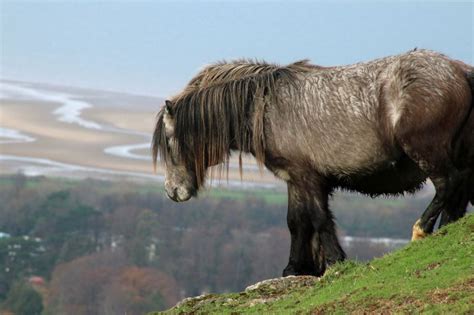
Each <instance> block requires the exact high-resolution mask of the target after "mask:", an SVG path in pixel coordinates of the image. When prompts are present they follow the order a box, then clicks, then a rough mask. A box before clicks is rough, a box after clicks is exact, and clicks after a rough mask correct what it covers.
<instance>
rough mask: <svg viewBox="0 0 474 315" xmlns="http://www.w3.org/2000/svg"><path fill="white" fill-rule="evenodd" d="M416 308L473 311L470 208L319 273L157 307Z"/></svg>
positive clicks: (222, 310) (276, 310) (247, 310)
mask: <svg viewBox="0 0 474 315" xmlns="http://www.w3.org/2000/svg"><path fill="white" fill-rule="evenodd" d="M419 312H426V313H433V314H472V313H473V312H474V215H469V216H468V217H466V218H464V219H462V220H461V221H460V222H458V223H455V224H452V225H450V226H447V227H446V228H443V229H441V230H440V231H438V232H437V233H436V234H435V235H433V236H431V237H428V238H427V239H425V240H421V241H417V242H414V243H411V244H409V245H408V246H406V247H405V248H403V249H401V250H398V251H396V252H394V253H392V254H389V255H386V256H384V257H382V258H379V259H374V260H373V261H371V262H369V263H365V264H361V263H355V262H353V261H347V262H345V263H341V264H338V265H336V266H334V267H332V268H331V269H329V270H328V271H327V272H326V274H325V275H324V276H323V277H321V278H320V279H317V278H312V277H291V278H280V279H276V280H272V281H266V282H263V283H261V284H260V285H257V286H256V287H250V288H248V289H247V290H246V291H244V292H240V293H233V294H224V295H212V294H211V295H205V296H201V297H199V298H195V299H189V300H186V301H184V303H181V304H180V305H179V306H178V307H175V308H173V309H171V310H169V311H167V312H164V314H183V313H213V314H238V313H242V314H269V313H272V314H287V313H288V314H289V313H292V314H295V313H303V314H306V313H312V314H334V313H335V314H347V313H357V314H367V313H419Z"/></svg>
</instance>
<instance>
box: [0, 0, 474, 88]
mask: <svg viewBox="0 0 474 315" xmlns="http://www.w3.org/2000/svg"><path fill="white" fill-rule="evenodd" d="M287 2H288V3H287ZM0 3H1V7H0V12H1V13H0V18H1V69H0V70H1V73H0V74H1V77H2V78H4V79H16V80H24V81H33V82H49V83H60V84H65V85H72V86H82V87H92V88H98V89H107V90H116V91H121V92H129V93H136V94H148V95H157V96H164V97H166V96H169V95H171V94H173V93H175V92H177V91H179V90H180V89H181V88H182V87H183V86H184V85H185V84H186V83H187V81H188V80H189V79H190V78H191V77H192V76H193V75H194V74H195V73H196V72H197V71H198V69H199V68H200V67H202V66H203V65H205V64H207V63H211V62H213V61H217V60H222V59H232V58H238V57H249V58H258V59H265V60H267V61H272V62H277V63H283V64H284V63H288V62H291V61H294V60H297V59H303V58H309V59H311V60H312V62H313V63H316V64H320V65H340V64H348V63H354V62H358V61H364V60H370V59H373V58H377V57H382V56H386V55H391V54H396V53H400V52H404V51H407V50H409V49H412V48H414V47H419V48H429V49H434V50H438V51H441V52H443V53H446V54H448V55H449V56H451V57H453V58H457V59H461V60H464V61H465V62H468V63H471V64H474V47H473V42H474V31H473V28H474V26H473V23H474V21H473V20H474V18H473V15H474V4H473V2H472V1H465V2H453V1H449V2H448V1H444V2H443V1H421V2H414V1H327V2H315V1H313V2H310V1H297V2H295V1H292V2H290V1H284V2H283V1H281V2H274V1H225V2H224V1H212V2H209V1H207V2H204V1H192V2H191V1H178V2H176V1H175V2H163V1H153V2H151V1H150V2H136V1H131V0H130V1H55V2H46V3H45V2H44V1H5V0H0Z"/></svg>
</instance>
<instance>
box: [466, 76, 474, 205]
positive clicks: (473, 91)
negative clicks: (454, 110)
mask: <svg viewBox="0 0 474 315" xmlns="http://www.w3.org/2000/svg"><path fill="white" fill-rule="evenodd" d="M466 77H467V81H468V82H469V86H470V87H471V110H470V114H469V115H470V116H471V117H470V119H471V121H474V69H472V70H471V71H469V72H468V73H467V75H466ZM470 127H471V128H474V124H472V125H471V126H470ZM469 132H470V133H471V135H472V137H473V139H471V142H472V143H473V144H474V130H468V133H469ZM472 150H474V149H472ZM473 154H474V153H473ZM471 162H472V163H473V164H474V161H471ZM472 168H473V174H472V175H471V176H473V178H471V181H470V182H471V185H472V186H474V165H472ZM470 199H471V200H470V201H471V205H473V206H474V187H472V189H471V198H470Z"/></svg>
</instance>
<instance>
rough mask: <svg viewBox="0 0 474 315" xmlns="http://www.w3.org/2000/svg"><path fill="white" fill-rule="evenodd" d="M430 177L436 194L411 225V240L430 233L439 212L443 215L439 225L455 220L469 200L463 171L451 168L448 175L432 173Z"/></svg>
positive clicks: (461, 213)
mask: <svg viewBox="0 0 474 315" xmlns="http://www.w3.org/2000/svg"><path fill="white" fill-rule="evenodd" d="M430 178H431V180H432V182H433V184H434V186H435V189H436V195H435V197H434V198H433V200H432V201H431V203H430V205H429V206H428V208H427V209H426V210H425V211H424V212H423V214H422V215H421V217H420V219H419V220H418V221H417V222H416V223H415V225H414V226H413V233H412V240H417V239H421V238H424V237H425V236H426V235H427V234H430V233H432V232H433V229H434V226H435V224H436V220H437V219H438V216H439V215H440V214H441V213H443V217H442V220H441V224H440V226H442V225H443V224H447V223H449V222H452V221H454V220H457V219H458V218H459V217H461V216H462V215H464V213H465V212H466V207H467V203H468V202H469V194H468V193H467V189H466V188H467V186H466V183H467V181H466V175H465V173H463V172H460V171H457V170H453V171H452V172H451V173H449V175H445V176H435V175H433V176H431V177H430Z"/></svg>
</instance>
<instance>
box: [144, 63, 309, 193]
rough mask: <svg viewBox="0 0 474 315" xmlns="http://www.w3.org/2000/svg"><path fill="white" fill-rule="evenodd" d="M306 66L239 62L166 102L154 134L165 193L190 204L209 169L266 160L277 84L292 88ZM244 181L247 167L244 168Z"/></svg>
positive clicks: (215, 69) (201, 77) (214, 70)
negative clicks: (241, 159) (267, 123)
mask: <svg viewBox="0 0 474 315" xmlns="http://www.w3.org/2000/svg"><path fill="white" fill-rule="evenodd" d="M310 67H311V66H309V65H308V64H307V62H306V61H302V62H297V63H294V64H291V65H289V66H286V67H280V66H277V65H272V64H267V63H264V62H260V63H258V62H250V61H247V60H237V61H234V62H230V63H225V62H224V63H217V64H214V65H211V66H208V67H206V68H204V69H203V70H202V71H201V72H199V73H198V74H197V75H196V76H195V77H194V78H193V79H192V80H191V81H190V82H189V83H188V85H187V86H186V88H185V89H184V91H182V92H181V93H179V94H178V95H176V96H175V97H173V98H172V99H171V100H170V101H166V104H165V106H164V107H163V108H162V109H161V110H160V112H159V113H158V119H157V123H156V127H155V131H154V134H153V143H152V146H153V159H154V162H155V166H156V161H157V158H158V156H159V157H160V161H161V162H162V163H164V164H165V167H166V172H165V189H166V193H167V194H168V196H169V197H170V198H171V199H172V200H174V201H185V200H188V199H189V198H191V197H192V196H194V195H196V193H197V191H198V190H199V189H200V188H201V187H202V186H203V185H204V183H205V178H206V173H207V170H208V168H209V167H211V166H214V165H218V164H222V165H224V166H227V167H223V168H221V170H224V169H227V170H228V166H229V157H230V153H231V151H238V152H240V153H242V152H245V153H252V154H253V155H254V156H255V158H256V159H257V162H258V163H259V164H260V165H262V164H263V163H264V155H265V136H264V124H263V121H264V112H265V106H266V104H270V103H271V104H277V103H278V102H279V98H278V97H277V92H276V91H277V81H280V82H281V84H282V85H283V84H286V85H292V84H293V83H294V82H295V80H296V76H297V73H301V72H302V71H308V69H310ZM239 168H240V174H241V175H242V164H241V163H239Z"/></svg>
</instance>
